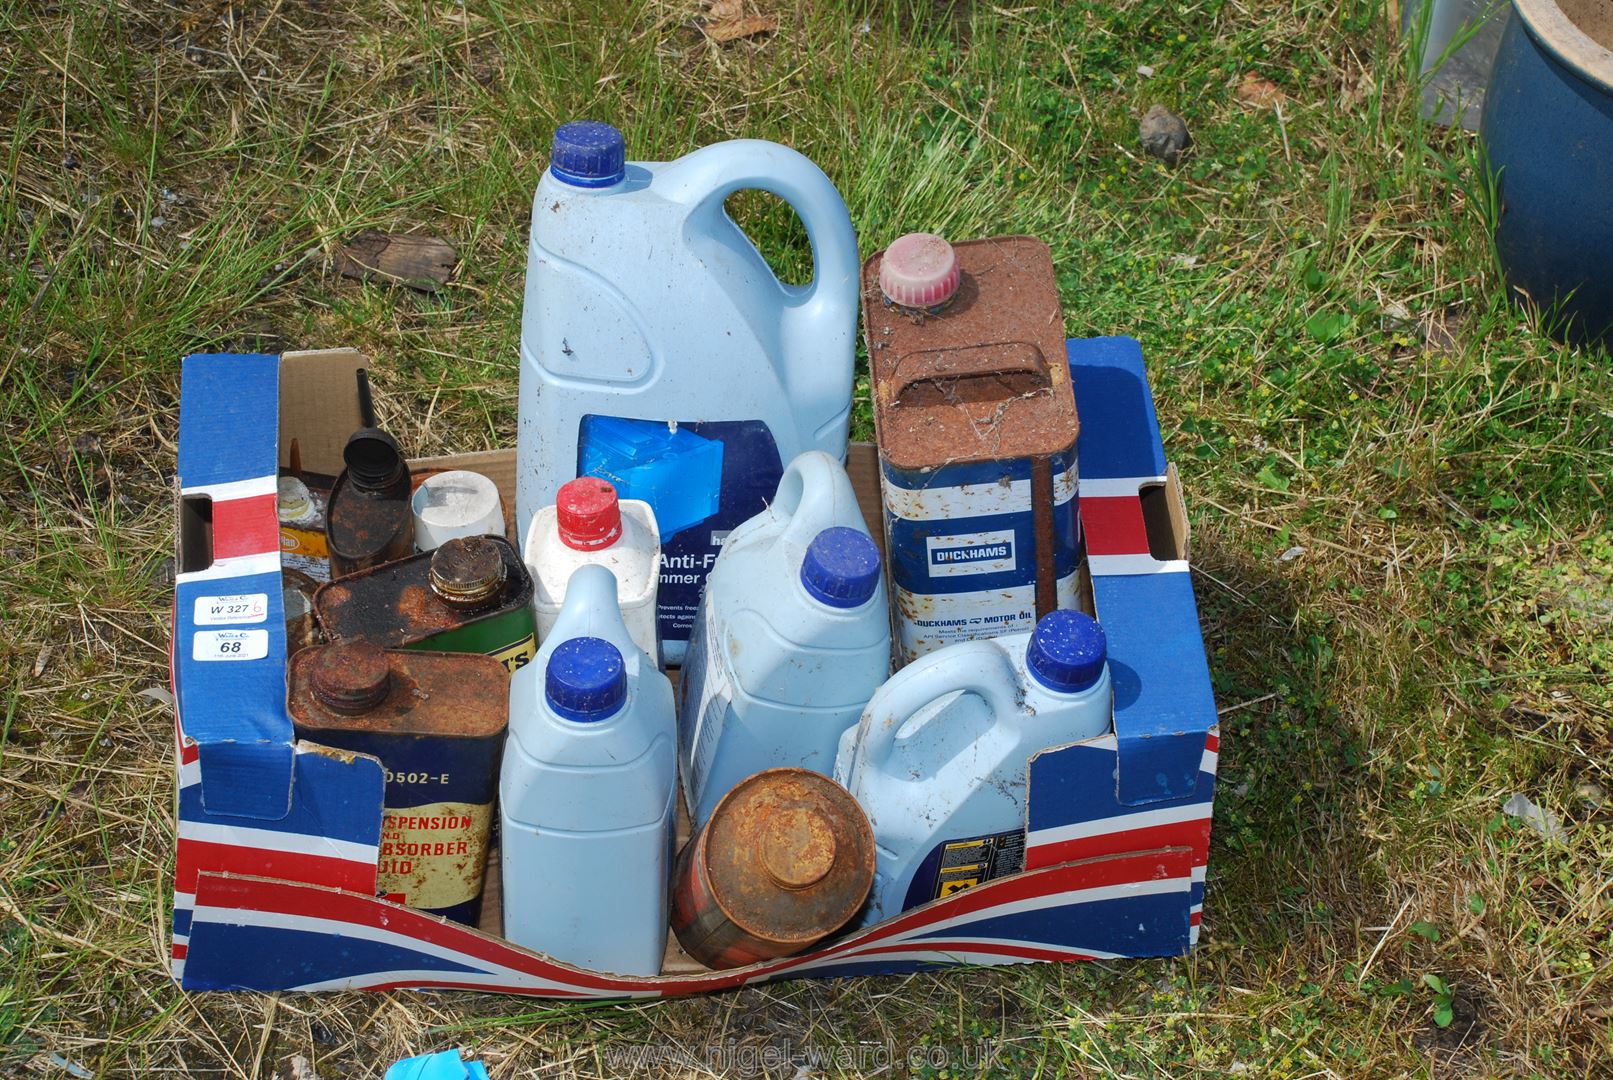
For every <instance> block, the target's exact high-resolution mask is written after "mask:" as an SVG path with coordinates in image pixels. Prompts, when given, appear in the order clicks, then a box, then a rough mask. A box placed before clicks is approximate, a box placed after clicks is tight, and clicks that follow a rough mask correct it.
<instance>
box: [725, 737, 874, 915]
mask: <svg viewBox="0 0 1613 1080" xmlns="http://www.w3.org/2000/svg"><path fill="white" fill-rule="evenodd" d="M706 828H707V829H708V830H709V835H708V837H707V840H706V844H705V857H706V868H705V869H706V875H707V880H708V882H709V884H710V886H711V894H712V897H713V899H715V900H716V902H717V905H718V906H719V907H720V908H721V909H722V912H723V914H724V915H726V916H727V917H728V919H729V921H731V922H732V923H734V924H735V925H736V926H738V927H739V928H740V929H742V930H744V931H745V932H746V933H748V934H750V935H752V936H754V937H758V938H764V939H766V940H768V941H773V942H799V943H800V944H801V945H802V946H805V945H807V944H810V943H811V942H814V941H817V940H819V939H821V938H822V937H823V936H824V935H826V934H831V933H833V932H834V931H836V930H838V929H840V928H841V927H842V926H844V925H845V924H846V923H847V922H848V921H849V920H850V919H851V917H852V916H853V915H855V914H856V913H857V909H858V908H860V907H862V903H863V901H864V900H865V899H866V898H867V896H868V890H869V887H870V886H871V885H872V884H873V880H874V833H873V830H872V829H871V828H870V827H869V825H868V818H867V817H866V816H865V815H864V814H863V812H862V809H861V808H860V807H859V806H858V805H857V803H856V800H854V799H853V798H852V797H851V795H850V793H848V792H847V791H846V789H845V788H843V787H841V786H840V785H839V784H837V783H835V782H834V781H833V780H831V779H829V778H828V777H826V776H823V775H821V774H819V773H815V772H810V771H808V770H806V769H768V770H767V771H765V772H760V773H757V774H755V775H754V776H751V777H749V778H748V779H745V780H742V781H740V782H739V783H738V784H736V785H735V786H734V788H733V789H732V790H731V791H729V792H728V794H727V795H725V796H723V798H722V801H721V802H719V803H718V804H717V808H716V809H715V810H713V811H712V815H711V820H710V821H709V822H708V823H707V825H706Z"/></svg>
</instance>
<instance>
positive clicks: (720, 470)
mask: <svg viewBox="0 0 1613 1080" xmlns="http://www.w3.org/2000/svg"><path fill="white" fill-rule="evenodd" d="M749 188H756V189H760V190H762V191H768V192H771V193H773V194H774V195H777V196H778V197H779V198H781V199H783V200H784V201H785V202H787V203H788V204H789V205H790V206H791V208H793V209H794V210H795V212H796V214H797V215H798V216H799V217H800V219H801V223H802V225H803V226H805V229H806V234H807V239H808V241H809V242H810V243H811V246H812V275H811V279H810V280H809V281H807V282H806V283H805V284H801V285H789V284H785V283H783V282H781V281H779V279H778V278H777V277H776V276H775V275H774V274H773V271H772V270H771V269H769V267H768V265H767V262H766V260H764V259H763V258H762V256H761V253H760V252H758V251H757V250H756V247H755V245H753V244H752V243H751V241H750V240H749V238H748V237H746V235H745V234H744V232H743V231H741V230H740V228H739V226H738V225H736V224H734V222H733V220H732V219H731V218H730V217H729V216H728V213H727V211H725V210H724V209H723V201H724V200H725V199H727V198H728V197H729V196H730V195H732V194H734V193H735V192H737V191H742V190H745V189H749ZM859 272H860V266H859V262H858V258H857V239H856V236H855V234H854V233H853V232H852V227H851V217H850V215H849V214H848V213H847V212H846V204H845V202H844V201H843V200H842V199H841V198H840V194H839V192H837V191H836V190H835V187H834V184H833V183H831V182H830V180H829V178H828V177H827V176H825V175H824V173H823V170H821V169H819V168H818V167H817V166H816V165H814V164H813V163H812V162H811V161H809V160H807V159H806V158H805V157H803V156H802V155H800V154H799V153H797V152H796V151H794V150H791V149H790V148H788V147H785V146H779V145H777V144H775V143H769V142H761V141H758V140H754V139H744V140H738V141H734V142H724V143H718V144H716V145H713V146H708V147H705V148H703V149H700V150H696V151H695V152H693V153H691V154H688V155H686V156H685V157H682V158H679V159H678V160H677V161H672V162H656V161H629V160H627V151H626V141H625V140H624V138H623V136H622V133H621V132H619V131H617V130H616V129H615V128H613V127H611V126H610V125H609V124H604V123H600V122H597V121H574V122H572V123H568V124H563V125H561V127H560V128H559V129H558V130H557V131H556V132H555V135H554V144H553V147H552V150H551V154H550V159H549V167H548V168H547V169H545V170H544V173H543V178H542V179H541V180H540V181H539V183H538V190H537V194H536V197H535V199H534V200H533V204H532V235H531V246H530V249H529V251H528V259H527V275H526V297H525V301H524V305H523V309H522V316H521V383H520V395H519V411H520V419H519V426H518V428H517V433H516V460H517V469H516V498H515V506H516V520H517V526H518V528H519V530H520V532H519V535H521V536H525V535H526V533H527V529H528V526H529V523H530V522H531V520H532V516H533V515H534V514H535V513H537V511H538V509H539V508H540V507H543V506H548V505H550V504H552V503H553V502H554V501H555V494H556V492H558V490H559V488H560V485H561V484H563V483H565V482H566V481H568V480H571V479H573V478H575V477H577V476H579V475H590V476H600V477H603V478H605V479H607V480H609V481H610V482H611V483H612V484H614V485H615V486H616V490H617V492H618V494H619V495H620V496H621V497H622V498H623V499H638V500H642V501H644V502H647V503H649V504H650V506H651V507H652V508H653V509H654V511H655V519H656V521H657V522H658V523H659V525H660V528H661V550H662V577H661V584H660V588H659V590H658V598H657V600H658V611H659V615H658V619H659V624H660V632H661V640H662V643H663V648H664V650H665V654H666V660H667V662H668V663H669V664H677V663H681V662H682V660H683V654H684V650H685V649H686V647H687V644H688V640H689V634H690V631H691V630H692V628H693V626H694V617H695V612H696V609H697V608H698V606H699V602H700V593H701V588H702V586H703V585H704V584H705V580H706V575H707V573H708V572H709V571H710V570H711V567H712V566H713V564H714V563H715V562H716V558H717V553H718V551H719V550H720V549H721V547H722V543H723V540H724V538H725V537H726V535H727V534H728V532H729V531H730V530H731V529H733V528H735V527H736V526H738V525H739V524H740V523H741V522H743V521H745V520H746V519H748V518H750V517H752V516H753V515H755V514H757V513H758V512H760V511H761V509H762V508H763V506H764V505H765V504H766V500H767V498H768V497H769V496H770V495H771V494H772V493H773V489H774V487H775V486H776V485H777V484H778V481H779V477H780V475H781V474H782V472H783V466H784V463H785V462H788V461H789V460H791V459H792V458H794V457H795V456H796V455H797V454H800V453H801V452H803V451H806V450H813V449H816V450H823V451H826V452H827V453H828V454H829V455H830V456H832V457H834V458H835V459H837V460H843V459H844V457H845V454H846V434H847V427H848V424H849V422H850V417H851V389H852V362H853V355H854V351H855V347H856V329H857V302H858V288H859V284H858V276H859Z"/></svg>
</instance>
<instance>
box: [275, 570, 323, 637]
mask: <svg viewBox="0 0 1613 1080" xmlns="http://www.w3.org/2000/svg"><path fill="white" fill-rule="evenodd" d="M318 589H319V582H317V581H315V580H314V579H313V578H312V577H311V576H309V575H308V574H305V573H303V572H302V571H301V570H293V569H290V568H289V567H282V568H281V570H280V601H281V604H282V606H283V607H284V608H285V612H286V656H287V657H292V656H296V655H297V654H298V653H299V652H301V651H302V650H304V649H306V648H308V646H310V645H317V644H318V643H319V626H318V624H317V623H315V622H314V593H315V592H316V591H318Z"/></svg>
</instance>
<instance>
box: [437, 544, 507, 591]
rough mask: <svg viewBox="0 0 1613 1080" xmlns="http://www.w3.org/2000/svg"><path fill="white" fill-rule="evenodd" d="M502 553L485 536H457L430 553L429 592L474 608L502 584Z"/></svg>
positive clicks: (503, 572) (503, 571) (503, 570)
mask: <svg viewBox="0 0 1613 1080" xmlns="http://www.w3.org/2000/svg"><path fill="white" fill-rule="evenodd" d="M504 575H505V569H504V556H503V555H502V554H501V553H500V551H499V549H498V545H497V544H495V543H494V542H493V541H491V540H489V539H487V538H486V537H485V536H461V537H456V538H455V539H453V540H449V541H448V542H447V543H445V544H443V545H442V546H441V547H439V548H438V549H437V550H436V551H434V552H432V553H431V569H430V579H431V591H432V592H434V593H436V594H437V595H438V596H440V597H442V598H443V599H444V600H446V601H447V602H448V603H450V604H453V605H455V606H456V607H475V606H476V605H478V604H481V603H484V602H486V601H487V600H489V599H491V598H492V597H493V596H494V595H495V594H497V592H498V591H499V587H500V586H501V585H503V584H504Z"/></svg>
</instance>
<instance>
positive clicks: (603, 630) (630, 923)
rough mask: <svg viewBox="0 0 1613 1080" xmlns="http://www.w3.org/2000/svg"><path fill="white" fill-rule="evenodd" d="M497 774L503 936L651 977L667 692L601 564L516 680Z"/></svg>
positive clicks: (671, 800) (668, 791) (662, 843)
mask: <svg viewBox="0 0 1613 1080" xmlns="http://www.w3.org/2000/svg"><path fill="white" fill-rule="evenodd" d="M510 717H511V722H510V734H509V738H508V740H507V741H506V743H505V746H504V762H503V766H502V771H501V773H500V776H499V825H500V828H501V830H502V832H501V850H500V857H501V860H502V865H501V868H500V869H501V881H502V885H503V901H504V936H505V937H507V938H508V939H509V940H511V941H513V942H515V943H516V944H517V945H522V946H525V947H526V948H528V949H535V950H537V951H538V952H541V953H545V954H546V955H548V956H551V957H553V958H555V959H556V960H562V961H565V962H566V963H568V964H575V965H577V966H578V967H583V968H588V969H590V970H592V971H610V972H615V973H617V974H621V975H657V974H659V973H660V971H661V958H662V956H663V954H664V952H665V948H666V931H667V882H668V876H669V874H670V873H671V860H672V834H673V825H674V824H675V821H676V814H677V746H676V738H677V731H676V725H677V721H676V715H675V712H674V702H673V697H672V684H671V683H670V682H669V681H668V679H667V677H666V676H665V675H664V674H662V673H661V672H660V671H659V670H657V668H656V666H655V662H654V661H653V660H651V659H650V658H649V656H647V655H646V654H645V653H644V652H643V651H642V650H641V649H640V648H639V647H638V646H637V645H636V644H634V641H633V637H632V635H631V634H630V633H629V632H628V629H627V626H626V624H625V623H623V622H622V615H621V611H620V610H619V609H618V608H617V606H616V578H615V577H614V576H613V575H612V574H611V572H610V571H609V570H606V569H605V568H604V567H602V566H584V567H582V568H580V569H579V570H577V571H576V573H574V574H572V576H571V581H570V582H569V583H568V584H567V586H566V600H565V604H564V606H563V607H562V608H561V610H560V617H559V619H558V620H556V622H555V625H554V629H553V630H552V631H550V633H549V636H548V637H547V638H545V639H544V642H543V647H542V649H540V650H539V652H538V655H537V659H535V660H534V661H533V662H532V663H530V664H527V665H526V666H525V667H523V668H521V669H520V670H519V671H517V672H516V673H515V675H514V676H513V677H512V678H511V680H510Z"/></svg>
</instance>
